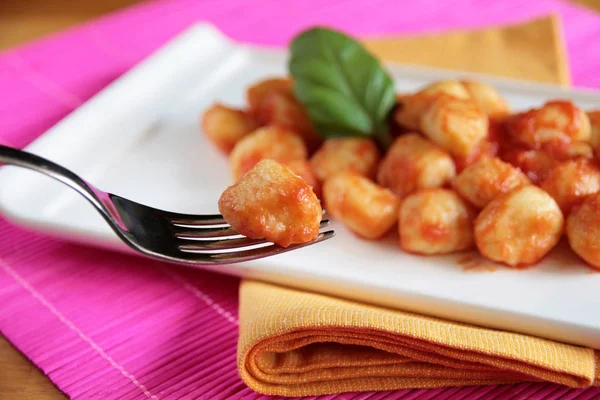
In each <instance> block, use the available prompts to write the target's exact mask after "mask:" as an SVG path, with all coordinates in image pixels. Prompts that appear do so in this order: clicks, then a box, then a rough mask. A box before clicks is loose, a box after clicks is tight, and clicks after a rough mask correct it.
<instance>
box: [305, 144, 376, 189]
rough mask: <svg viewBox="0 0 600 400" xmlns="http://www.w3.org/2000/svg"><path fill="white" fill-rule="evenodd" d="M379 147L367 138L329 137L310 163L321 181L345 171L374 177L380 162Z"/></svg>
mask: <svg viewBox="0 0 600 400" xmlns="http://www.w3.org/2000/svg"><path fill="white" fill-rule="evenodd" d="M379 158H380V155H379V149H378V148H377V145H376V144H375V142H373V141H372V140H371V139H366V138H338V139H329V140H326V141H325V143H323V145H322V146H321V147H320V148H319V150H317V152H316V153H315V154H314V155H313V156H312V157H311V159H310V163H311V165H312V167H313V169H314V172H315V175H316V176H317V179H319V181H321V182H323V181H325V180H326V179H327V178H329V177H331V176H333V175H335V174H337V173H340V172H344V171H354V172H356V173H358V174H361V175H364V176H366V177H368V178H374V177H375V174H376V172H377V166H378V164H379Z"/></svg>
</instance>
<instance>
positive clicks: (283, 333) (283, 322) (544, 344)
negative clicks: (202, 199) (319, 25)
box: [238, 16, 599, 396]
mask: <svg viewBox="0 0 600 400" xmlns="http://www.w3.org/2000/svg"><path fill="white" fill-rule="evenodd" d="M559 26H560V24H559V20H558V18H557V17H555V16H549V17H547V18H543V19H538V20H535V21H531V22H528V23H524V24H521V25H516V26H508V27H499V28H491V29H484V30H478V31H471V32H455V33H450V34H443V35H442V34H439V35H432V36H427V37H411V38H407V37H403V38H387V39H380V40H369V41H365V43H366V45H367V47H368V48H369V49H370V50H371V51H372V52H374V53H375V54H377V56H379V57H380V58H382V59H385V60H392V61H398V62H408V63H414V64H426V65H430V66H436V67H446V68H455V69H462V70H465V71H473V72H483V73H490V74H496V75H504V76H510V77H514V78H523V79H530V80H537V81H543V82H551V83H558V84H563V85H567V84H568V83H569V79H568V72H567V66H566V65H567V62H566V57H565V51H564V46H563V42H562V39H561V35H560V27H559ZM398 251H400V249H399V250H398ZM239 320H240V328H239V329H240V337H239V342H238V370H239V374H240V376H241V377H242V379H243V380H244V382H246V384H247V385H248V386H250V387H251V388H252V389H254V390H256V391H258V392H261V393H265V394H271V395H284V396H300V395H318V394H330V393H339V392H347V391H367V390H368V391H371V390H389V389H400V388H433V387H445V386H462V385H483V384H498V383H513V382H524V381H528V382H535V381H547V382H555V383H559V384H564V385H568V386H571V387H586V386H591V385H594V384H595V382H596V379H597V371H598V370H599V368H596V364H597V363H598V360H599V358H598V356H597V354H595V352H594V350H593V349H588V348H583V347H578V346H572V345H567V344H563V343H557V342H553V341H550V340H545V339H540V338H536V337H532V336H527V335H521V334H516V333H509V332H504V331H498V330H493V329H485V328H481V327H475V326H469V325H465V324H459V323H455V322H450V321H445V320H441V319H436V318H431V317H426V316H422V315H417V314H413V313H408V312H402V311H398V310H392V309H386V308H381V307H374V306H369V305H365V304H360V303H356V302H352V301H346V300H341V299H336V298H332V297H328V296H323V295H319V294H314V293H308V292H303V291H298V290H293V289H289V288H284V287H278V286H275V285H271V284H266V283H262V282H256V281H249V280H247V281H244V282H242V284H241V286H240V310H239Z"/></svg>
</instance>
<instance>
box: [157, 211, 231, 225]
mask: <svg viewBox="0 0 600 400" xmlns="http://www.w3.org/2000/svg"><path fill="white" fill-rule="evenodd" d="M167 217H168V218H169V219H170V221H171V223H172V224H173V225H184V226H186V225H187V226H209V225H221V224H226V223H227V221H225V219H224V218H223V216H222V215H220V214H207V215H186V214H177V213H168V214H167Z"/></svg>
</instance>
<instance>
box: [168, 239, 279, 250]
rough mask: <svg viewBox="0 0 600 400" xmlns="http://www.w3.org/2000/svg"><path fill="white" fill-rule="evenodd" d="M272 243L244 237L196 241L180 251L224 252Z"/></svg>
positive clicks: (185, 245) (183, 246)
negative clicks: (224, 250)
mask: <svg viewBox="0 0 600 400" xmlns="http://www.w3.org/2000/svg"><path fill="white" fill-rule="evenodd" d="M264 243H270V242H269V241H268V240H266V239H249V238H247V237H242V238H239V239H221V240H219V239H216V240H195V241H191V242H185V244H182V245H181V246H179V250H181V251H185V252H195V251H202V250H222V249H237V248H240V247H250V246H255V245H258V244H264Z"/></svg>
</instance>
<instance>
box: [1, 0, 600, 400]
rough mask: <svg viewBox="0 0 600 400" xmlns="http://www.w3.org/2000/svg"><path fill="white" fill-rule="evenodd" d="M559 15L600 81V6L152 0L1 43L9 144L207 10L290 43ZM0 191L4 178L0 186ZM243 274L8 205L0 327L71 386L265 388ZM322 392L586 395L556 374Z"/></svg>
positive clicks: (588, 74)
mask: <svg viewBox="0 0 600 400" xmlns="http://www.w3.org/2000/svg"><path fill="white" fill-rule="evenodd" d="M549 12H554V13H558V14H560V15H561V17H562V19H563V23H564V31H565V38H566V41H567V46H568V50H569V55H570V60H571V71H572V75H573V83H574V85H576V86H582V87H590V88H600V74H599V73H598V71H600V52H599V50H600V45H599V44H598V38H599V37H600V16H598V15H596V14H594V13H592V12H591V11H587V10H585V9H583V8H580V7H576V6H573V5H571V4H568V3H564V2H561V1H558V0H542V1H537V2H535V3H534V4H530V2H525V1H522V0H505V1H502V2H489V1H486V0H455V1H449V2H445V3H442V2H440V1H438V0H423V1H418V2H416V1H413V2H410V3H406V4H404V3H401V2H399V1H395V0H371V1H364V2H363V1H358V0H356V1H340V0H335V1H329V2H326V1H323V0H303V1H295V2H291V1H290V2H284V1H281V0H264V1H252V2H248V1H244V0H218V1H217V0H214V1H213V0H205V1H201V2H200V1H196V0H174V1H159V2H151V3H145V4H142V5H139V6H136V7H133V8H130V9H127V10H125V11H122V12H120V13H118V14H114V15H111V16H108V17H106V18H103V19H101V20H98V21H95V22H93V23H90V24H86V25H83V26H80V27H77V28H75V29H72V30H70V31H67V32H64V33H61V34H59V35H55V36H52V37H49V38H46V39H43V40H40V41H37V42H35V43H31V44H28V45H26V46H23V47H19V48H15V49H13V50H10V51H7V52H4V53H2V54H0V93H1V94H2V96H1V97H0V143H6V144H9V145H13V146H17V147H22V146H25V145H26V144H28V143H29V142H31V141H32V140H34V139H35V138H36V137H38V136H39V135H40V134H42V133H43V132H44V131H45V130H46V129H48V128H49V127H51V126H52V125H53V124H55V123H56V122H57V121H58V120H60V119H61V118H62V117H64V116H65V115H67V114H68V113H70V112H71V111H73V110H74V109H75V108H77V107H78V106H79V105H81V104H82V103H83V102H85V101H86V100H87V99H88V98H89V97H91V96H92V95H93V94H94V93H96V92H97V91H99V90H100V89H102V88H103V87H104V86H105V85H107V84H108V83H110V82H111V81H113V80H114V79H115V78H117V77H118V76H119V75H121V74H122V73H123V72H125V71H126V70H128V69H129V68H130V67H131V66H133V65H134V64H136V63H137V62H139V61H140V60H141V59H143V58H144V57H146V56H147V55H148V54H150V53H151V52H152V51H153V50H155V49H156V48H158V47H159V46H160V45H162V44H164V43H165V42H166V41H168V40H169V39H171V38H172V37H173V36H174V35H176V34H177V33H179V32H181V31H182V30H184V29H185V28H186V27H188V26H189V25H190V24H192V23H194V22H198V21H203V20H204V21H211V22H213V23H214V24H216V25H217V26H218V27H219V28H220V29H222V30H223V31H224V32H225V33H226V34H227V35H229V36H231V37H232V38H234V39H237V40H242V41H249V42H254V43H261V44H270V45H284V44H285V43H286V42H287V40H288V39H289V38H290V37H291V36H292V35H293V34H295V33H296V32H297V31H298V30H299V29H301V28H303V27H306V26H309V25H312V24H327V25H330V26H334V27H337V28H340V29H343V30H346V31H348V32H350V33H352V34H356V35H365V34H386V33H402V32H406V33H416V32H425V31H439V30H444V29H449V28H466V27H476V26H485V25H489V24H497V23H506V22H517V21H522V20H525V19H529V18H533V17H536V16H540V15H543V14H547V13H549ZM0 190H1V189H0ZM238 283H239V282H238V280H237V279H234V278H231V277H227V276H221V275H216V274H212V273H207V272H202V271H194V270H190V269H184V268H178V267H173V266H166V265H164V264H161V263H157V262H148V261H146V260H141V259H139V258H135V257H129V256H123V255H117V254H112V253H107V252H104V251H100V250H96V249H90V248H85V247H81V246H77V245H73V244H69V243H65V242H62V241H59V240H56V239H49V238H46V237H43V236H39V235H36V234H33V233H29V232H25V231H23V230H21V229H20V228H16V227H13V226H11V225H9V224H8V223H7V222H6V221H4V220H2V219H1V218H0V305H1V306H0V331H1V332H2V334H4V335H5V336H6V337H7V338H8V339H9V340H10V341H11V342H12V343H13V344H14V345H15V346H17V347H18V348H19V349H20V350H21V351H22V352H23V353H24V354H25V355H26V356H27V357H28V358H30V359H31V360H32V361H33V362H34V363H35V364H36V365H38V366H39V367H40V368H41V369H42V370H43V371H44V372H45V373H46V374H47V375H48V376H49V377H50V379H52V381H53V382H54V383H56V385H58V387H59V388H60V389H61V390H62V391H64V392H65V393H66V394H68V396H70V397H71V398H74V399H123V400H127V399H145V398H149V399H154V400H156V399H223V398H249V399H258V398H268V397H267V396H261V395H259V394H257V393H255V392H253V391H251V390H250V389H248V388H246V387H245V385H244V384H243V383H242V382H241V381H240V379H239V378H238V376H237V370H236V363H235V353H236V344H237V327H238V326H237V325H238V324H237V301H238V298H237V289H238ZM321 398H323V399H333V398H336V399H338V398H339V399H367V398H368V399H384V398H385V399H395V398H401V399H404V400H408V399H420V400H424V399H446V398H453V399H512V398H523V399H525V398H534V399H575V398H577V399H589V398H600V389H596V388H592V389H587V390H573V389H569V388H566V387H562V386H558V385H553V384H520V385H505V386H485V387H477V386H474V387H459V388H448V389H438V390H402V391H395V392H379V393H352V394H344V395H340V396H323V397H321Z"/></svg>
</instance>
